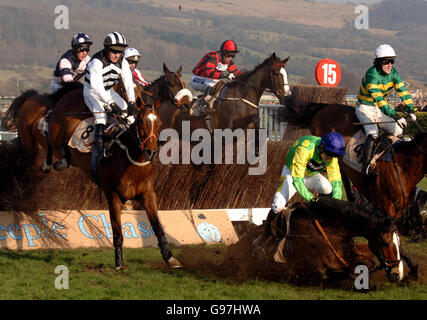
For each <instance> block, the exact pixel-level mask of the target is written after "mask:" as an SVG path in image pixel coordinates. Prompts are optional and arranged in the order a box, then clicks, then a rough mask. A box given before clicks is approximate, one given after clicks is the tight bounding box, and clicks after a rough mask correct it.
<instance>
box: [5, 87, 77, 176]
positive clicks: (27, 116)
mask: <svg viewBox="0 0 427 320" xmlns="http://www.w3.org/2000/svg"><path fill="white" fill-rule="evenodd" d="M81 88H82V84H81V83H79V82H69V83H66V84H65V85H64V86H63V87H62V88H61V89H59V90H58V91H57V92H56V93H54V94H40V93H38V92H37V91H36V90H27V91H25V92H24V93H22V94H21V95H20V96H18V97H16V98H15V99H14V100H13V101H12V104H11V105H10V107H9V108H8V110H7V112H6V114H5V117H4V119H2V122H3V125H4V126H5V127H6V128H11V127H12V126H16V128H17V130H18V136H19V137H20V139H21V140H22V142H23V143H24V144H25V146H26V147H27V148H28V149H29V151H30V152H32V153H33V154H34V155H36V153H37V152H38V149H39V148H38V145H40V146H41V147H42V148H43V149H44V150H46V151H47V157H46V161H45V163H44V164H43V165H42V167H41V168H40V169H41V170H42V171H43V172H48V171H49V170H50V168H51V167H52V148H50V146H49V143H48V140H47V136H45V135H44V134H42V132H41V130H40V129H39V123H40V120H41V119H42V118H43V117H44V116H45V115H46V114H47V113H48V111H49V110H52V108H53V107H54V105H55V104H56V102H57V101H58V100H59V99H60V98H61V97H62V96H63V95H65V94H66V93H67V92H70V91H72V90H76V89H81ZM46 130H47V128H46ZM54 155H55V156H56V157H57V158H59V159H61V158H62V157H63V154H62V152H61V151H60V150H57V151H56V152H55V153H54Z"/></svg>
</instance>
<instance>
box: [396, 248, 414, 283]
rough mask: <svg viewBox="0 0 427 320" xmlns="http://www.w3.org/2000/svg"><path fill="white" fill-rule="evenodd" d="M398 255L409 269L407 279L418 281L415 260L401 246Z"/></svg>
mask: <svg viewBox="0 0 427 320" xmlns="http://www.w3.org/2000/svg"><path fill="white" fill-rule="evenodd" d="M400 254H401V255H402V258H403V260H405V262H406V264H407V265H408V267H409V269H410V270H409V273H408V275H409V277H411V278H412V279H414V280H417V279H418V262H417V260H415V259H414V258H413V257H412V256H411V255H410V254H409V252H408V251H406V250H405V249H404V248H403V247H402V246H401V247H400Z"/></svg>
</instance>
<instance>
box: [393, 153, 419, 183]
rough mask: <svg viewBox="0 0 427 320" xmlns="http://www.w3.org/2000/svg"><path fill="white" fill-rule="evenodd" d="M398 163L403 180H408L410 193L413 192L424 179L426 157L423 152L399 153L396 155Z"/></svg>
mask: <svg viewBox="0 0 427 320" xmlns="http://www.w3.org/2000/svg"><path fill="white" fill-rule="evenodd" d="M417 151H418V150H417ZM396 161H397V162H398V163H399V166H400V168H402V172H403V176H402V175H401V179H404V180H406V183H407V186H406V188H408V191H410V190H412V189H413V188H415V186H416V185H417V184H418V182H419V181H420V180H421V179H422V178H423V177H424V174H425V169H426V164H425V162H426V155H424V154H422V153H421V152H415V153H414V152H399V153H396Z"/></svg>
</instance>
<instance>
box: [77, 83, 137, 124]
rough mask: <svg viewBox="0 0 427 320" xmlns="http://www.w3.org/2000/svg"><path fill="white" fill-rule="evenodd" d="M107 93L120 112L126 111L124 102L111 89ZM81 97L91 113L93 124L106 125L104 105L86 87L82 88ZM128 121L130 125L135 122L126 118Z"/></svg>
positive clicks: (133, 119) (131, 118) (130, 118)
mask: <svg viewBox="0 0 427 320" xmlns="http://www.w3.org/2000/svg"><path fill="white" fill-rule="evenodd" d="M108 91H109V93H110V94H111V97H112V99H113V100H114V102H115V103H117V105H118V106H119V108H120V109H122V110H127V108H128V106H127V103H126V101H125V100H124V99H123V98H122V97H120V96H119V94H118V93H117V92H116V91H114V89H113V88H110V89H109V90H108ZM83 96H84V100H85V103H86V105H87V107H88V108H89V110H90V111H91V112H92V113H93V116H94V117H95V124H104V125H105V124H107V115H106V113H105V109H104V105H105V103H104V102H102V101H101V100H100V99H98V97H97V96H96V95H94V94H93V93H92V91H91V90H90V89H89V88H88V87H86V86H85V87H84V89H83ZM126 115H127V113H124V114H123V116H124V117H126ZM127 119H128V121H130V123H133V122H134V121H135V118H134V117H133V116H130V117H127Z"/></svg>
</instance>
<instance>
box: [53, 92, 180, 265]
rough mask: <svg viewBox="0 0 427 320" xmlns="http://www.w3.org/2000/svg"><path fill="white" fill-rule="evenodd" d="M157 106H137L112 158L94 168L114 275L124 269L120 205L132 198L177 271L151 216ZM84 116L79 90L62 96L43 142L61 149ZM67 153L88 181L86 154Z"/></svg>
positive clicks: (153, 211)
mask: <svg viewBox="0 0 427 320" xmlns="http://www.w3.org/2000/svg"><path fill="white" fill-rule="evenodd" d="M158 106H159V101H156V103H155V107H152V106H145V107H144V104H142V105H141V108H140V109H139V111H138V112H137V114H136V115H135V122H134V123H133V124H132V125H130V127H129V129H128V130H127V131H126V132H125V133H123V134H122V135H121V136H120V137H119V140H120V141H119V143H117V144H115V145H114V146H113V147H112V148H111V149H110V151H111V154H112V155H111V156H110V157H109V158H108V159H106V161H104V162H102V163H101V164H100V165H99V166H98V168H97V173H98V185H99V187H100V188H101V189H102V190H103V192H104V194H105V197H106V198H107V201H108V206H109V212H110V220H111V225H112V229H113V244H114V248H115V263H116V269H118V270H119V269H123V267H124V260H123V250H122V247H123V234H122V226H121V206H122V204H123V203H124V202H125V201H127V200H132V199H133V200H137V201H139V202H140V203H141V204H142V206H143V207H144V208H145V210H146V213H147V216H148V219H149V221H150V224H151V226H152V227H153V230H154V233H155V235H156V237H157V239H158V241H159V243H158V244H159V247H160V250H161V253H162V256H163V259H164V260H165V261H166V262H167V263H168V265H169V267H171V268H180V267H181V264H180V263H179V262H178V260H176V259H175V258H174V257H173V255H172V252H171V250H170V248H169V244H168V242H167V240H166V237H165V234H164V231H163V227H162V226H161V224H160V221H159V218H158V214H157V197H156V194H155V192H154V180H155V172H154V169H153V165H152V163H151V160H152V159H153V156H154V154H155V153H156V152H157V151H158V145H157V138H158V135H159V130H160V126H161V121H160V117H159V115H158V111H157V108H158ZM88 111H89V110H88V109H87V107H86V105H85V103H84V99H83V95H82V93H81V91H80V90H75V91H72V92H70V93H68V94H67V95H65V96H64V97H63V98H62V99H61V100H60V101H59V102H58V103H57V105H56V107H55V111H54V112H53V115H52V120H51V130H50V133H49V142H50V144H51V145H52V147H53V149H54V150H55V149H59V148H60V147H62V146H63V145H64V143H65V142H67V141H68V140H69V139H70V137H71V135H72V134H73V133H74V131H75V129H76V128H77V126H78V125H79V124H80V123H81V121H82V120H84V119H86V118H88V117H89V116H91V114H90V113H89V112H88ZM70 150H71V154H72V163H73V165H75V166H78V167H79V168H80V169H81V170H82V171H83V172H84V173H85V174H86V175H87V176H88V177H89V178H90V179H93V176H92V171H91V168H90V162H91V154H90V153H87V154H84V153H80V152H79V151H78V150H77V149H74V148H70Z"/></svg>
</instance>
